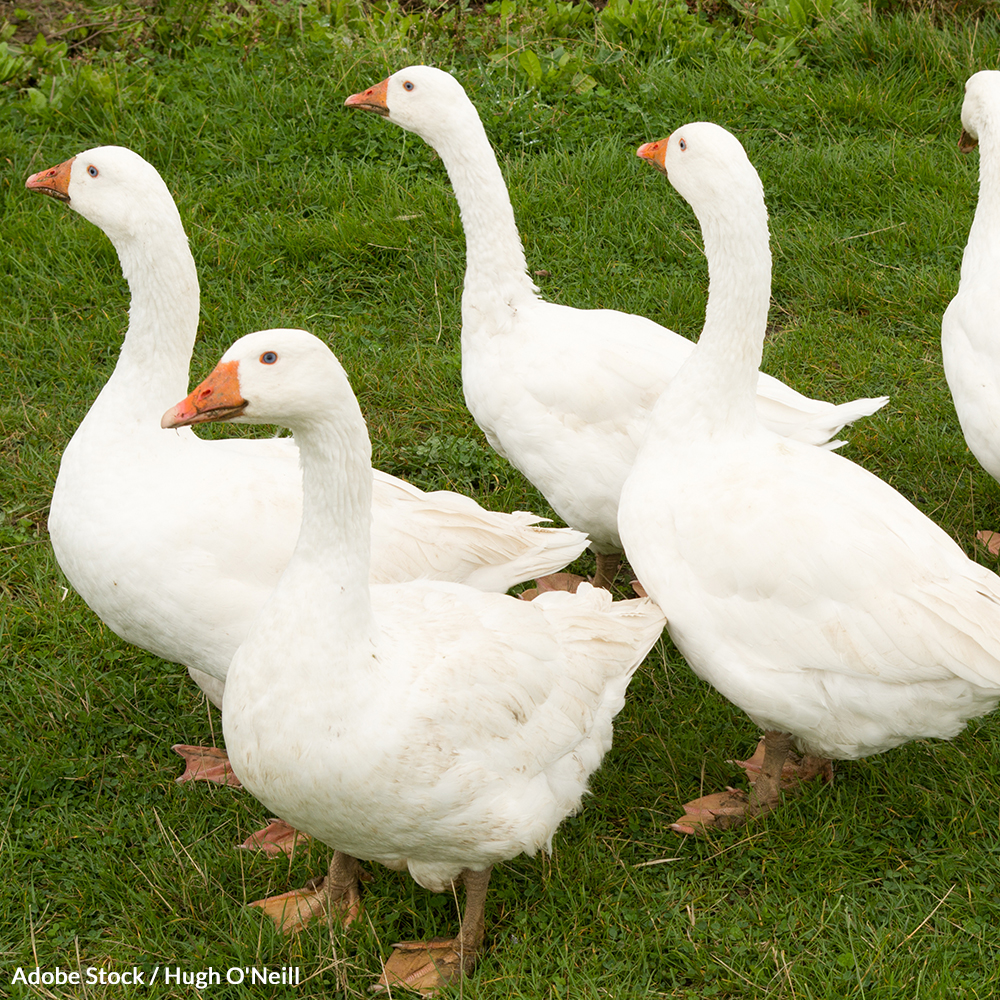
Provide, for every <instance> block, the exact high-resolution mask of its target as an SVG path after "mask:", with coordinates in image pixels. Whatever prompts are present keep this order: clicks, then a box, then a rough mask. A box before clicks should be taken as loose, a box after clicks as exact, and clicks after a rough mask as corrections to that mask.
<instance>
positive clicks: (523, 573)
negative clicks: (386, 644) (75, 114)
mask: <svg viewBox="0 0 1000 1000" xmlns="http://www.w3.org/2000/svg"><path fill="white" fill-rule="evenodd" d="M28 187H29V188H32V189H34V190H38V191H42V192H43V193H47V194H51V195H53V196H54V197H57V198H58V199H59V200H61V201H65V202H66V203H67V204H69V206H70V207H71V208H73V209H75V210H76V211H78V212H80V214H81V215H83V216H84V217H85V218H87V219H89V220H90V221H91V222H93V223H95V224H96V225H97V226H99V227H100V228H101V229H102V230H103V231H104V232H105V233H106V234H107V235H108V237H109V238H110V239H111V241H112V243H114V245H115V249H116V250H117V251H118V255H119V258H120V260H121V265H122V271H123V273H124V275H125V278H126V279H127V280H128V283H129V288H130V290H131V293H132V302H131V308H130V311H129V328H128V331H127V333H126V335H125V341H124V343H123V345H122V352H121V357H120V358H119V360H118V364H117V365H116V367H115V371H114V373H113V374H112V376H111V378H110V379H109V380H108V383H107V384H106V385H105V387H104V389H103V390H102V391H101V394H100V395H99V396H98V398H97V400H96V402H95V403H94V405H93V406H92V407H91V409H90V411H89V413H88V414H87V416H86V418H85V419H84V420H83V422H82V423H81V424H80V427H79V428H78V429H77V431H76V433H75V434H74V436H73V439H72V440H71V441H70V443H69V445H68V446H67V448H66V450H65V452H64V453H63V456H62V461H61V464H60V467H59V477H58V480H57V481H56V487H55V493H54V495H53V498H52V508H51V514H50V517H49V530H50V533H51V537H52V544H53V547H54V549H55V553H56V558H57V559H58V560H59V565H60V566H61V567H62V569H63V572H64V573H65V574H66V576H67V577H68V579H69V581H70V582H71V583H72V585H73V586H74V588H75V589H76V590H77V591H78V592H79V593H80V595H81V596H82V597H83V599H84V600H85V601H86V602H87V604H88V605H90V607H91V608H92V609H93V610H94V611H95V612H96V613H97V614H98V615H99V616H100V617H101V618H102V619H103V621H105V622H106V623H107V624H108V625H109V626H110V627H111V628H112V629H114V631H115V632H117V633H118V634H119V635H120V636H122V637H123V638H124V639H127V640H128V641H130V642H134V643H135V644H136V645H138V646H142V647H143V648H145V649H148V650H150V651H152V652H154V653H156V654H157V655H158V656H161V657H163V658H164V659H166V660H174V661H177V662H180V663H183V664H185V665H186V666H187V667H188V668H189V670H190V672H191V674H192V676H193V677H194V678H195V680H197V681H198V683H199V684H200V685H201V686H202V688H203V689H204V690H205V691H206V692H207V693H208V695H209V697H210V698H212V700H213V701H215V702H216V704H218V703H219V702H220V700H221V693H222V682H223V680H224V678H225V675H226V669H227V668H228V666H229V661H230V660H231V659H232V655H233V653H234V652H235V651H236V648H237V646H238V645H239V643H240V642H241V640H242V639H243V637H244V636H245V635H246V631H247V628H248V627H249V625H250V622H251V620H252V619H253V616H254V615H255V614H256V612H257V611H258V609H259V608H260V606H261V605H262V604H263V603H264V600H265V598H266V597H267V595H268V594H269V593H270V591H271V590H272V588H273V587H274V585H275V583H276V582H277V580H278V577H279V576H280V574H281V571H282V569H283V568H284V566H285V564H286V563H287V561H288V558H289V556H290V555H291V552H292V548H293V546H294V544H295V538H296V536H297V534H298V529H299V520H300V512H301V473H300V471H299V461H298V450H297V448H296V446H295V443H294V442H293V441H292V440H290V439H273V440H266V441H259V440H255V441H250V440H236V439H234V440H229V441H205V440H202V439H200V438H198V437H196V436H195V435H194V434H193V433H192V431H191V430H190V429H181V430H176V431H171V432H170V433H165V432H164V431H163V430H161V429H160V415H161V414H162V413H163V410H164V409H165V408H166V407H167V406H168V405H170V404H171V403H173V402H175V401H176V400H177V399H178V398H180V397H181V396H182V395H184V393H185V392H186V391H187V379H188V365H189V363H190V360H191V353H192V350H193V347H194V339H195V333H196V331H197V326H198V300H199V293H198V278H197V274H196V272H195V266H194V260H193V258H192V256H191V252H190V250H189V248H188V243H187V237H186V236H185V234H184V229H183V226H182V224H181V220H180V216H179V214H178V212H177V207H176V205H175V204H174V201H173V199H172V198H171V196H170V192H169V191H168V190H167V187H166V185H165V184H164V183H163V180H162V179H161V177H160V175H159V174H158V173H157V172H156V170H155V169H154V168H153V167H152V166H151V165H150V164H149V163H147V162H146V161H145V160H144V159H143V158H142V157H140V156H139V155H138V154H136V153H134V152H132V151H130V150H127V149H123V148H121V147H115V146H105V147H100V148H97V149H92V150H88V151H87V152H84V153H80V154H79V155H78V156H76V157H74V158H73V159H72V160H69V161H67V162H66V163H64V164H61V165H60V166H59V167H55V168H52V169H51V170H47V171H42V172H40V173H38V174H35V175H34V176H33V177H31V178H30V179H29V180H28ZM373 474H374V477H375V492H374V503H373V509H374V521H373V528H372V532H373V560H372V578H373V579H374V580H376V581H379V582H394V581H399V580H407V579H416V578H422V577H428V578H433V579H445V580H460V581H464V582H468V583H470V584H471V585H473V586H476V587H481V588H484V589H488V590H497V591H505V590H507V589H508V588H509V587H511V586H513V584H515V583H518V582H519V581H521V580H525V579H532V578H534V577H536V576H539V575H544V574H546V573H551V572H553V571H554V570H557V569H559V568H560V567H562V566H564V565H566V563H567V562H570V561H572V559H574V558H575V557H576V556H577V555H578V554H579V553H580V552H581V551H582V550H583V549H584V547H585V546H586V539H585V538H584V536H583V535H581V534H580V533H579V532H576V531H572V530H569V529H552V528H539V527H535V526H534V525H535V524H536V522H537V521H538V520H540V519H539V518H536V517H534V516H533V515H531V514H527V513H524V512H519V513H515V514H501V513H494V512H491V511H487V510H484V509H483V508H482V507H480V506H479V505H478V504H477V503H476V502H475V501H474V500H472V499H470V498H469V497H463V496H460V495H458V494H456V493H449V492H444V491H441V492H436V493H423V492H421V491H420V490H418V489H416V488H415V487H413V486H410V485H409V484H407V483H405V482H403V481H402V480H399V479H396V478H395V477H392V476H388V475H385V474H384V473H380V472H374V473H373ZM181 483H185V484H187V485H186V486H184V487H181V486H180V484H181Z"/></svg>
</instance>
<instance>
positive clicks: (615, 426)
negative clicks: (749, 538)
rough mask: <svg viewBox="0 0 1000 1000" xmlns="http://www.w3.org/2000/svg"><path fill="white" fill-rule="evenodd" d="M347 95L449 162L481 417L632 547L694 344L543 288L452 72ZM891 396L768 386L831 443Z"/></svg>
mask: <svg viewBox="0 0 1000 1000" xmlns="http://www.w3.org/2000/svg"><path fill="white" fill-rule="evenodd" d="M346 103H347V104H348V105H350V106H353V107H358V108H362V109H367V110H371V111H375V112H377V113H379V114H381V115H383V116H384V117H387V118H388V119H389V121H391V122H395V123H396V124H398V125H400V126H401V127H403V128H405V129H407V130H409V131H413V132H416V133H417V134H418V135H419V136H421V138H423V139H424V140H425V141H426V142H428V143H430V145H431V146H433V147H434V149H435V150H436V151H437V152H438V153H439V154H440V156H441V159H442V161H443V162H444V165H445V168H446V169H447V171H448V176H449V178H450V179H451V182H452V186H453V187H454V190H455V195H456V197H457V199H458V203H459V206H460V208H461V214H462V224H463V227H464V229H465V238H466V252H467V269H466V274H465V289H464V292H463V295H462V385H463V389H464V393H465V401H466V404H467V405H468V407H469V410H470V411H471V413H472V415H473V417H474V418H475V420H476V423H477V424H478V425H479V426H480V428H481V429H482V430H483V432H484V433H485V435H486V437H487V439H488V441H489V442H490V444H491V445H492V446H493V447H494V448H495V449H496V450H497V451H498V452H499V453H500V454H501V455H503V456H504V457H505V458H507V459H508V460H509V461H510V462H511V464H513V465H514V466H515V467H516V468H518V469H519V470H520V471H521V472H522V473H523V474H524V475H525V476H526V477H527V478H528V479H529V480H530V481H531V482H532V483H534V484H535V486H536V487H538V489H539V490H541V492H542V493H543V494H544V495H545V497H546V499H547V500H548V501H549V503H550V504H551V505H552V507H553V509H554V510H556V511H557V512H558V514H559V515H560V517H562V518H563V519H564V520H565V521H566V523H567V524H570V525H572V526H573V527H575V528H579V529H580V530H581V531H585V532H586V533H587V534H588V535H589V536H590V539H591V548H592V549H593V550H594V551H595V552H597V553H598V554H599V555H600V554H610V553H615V552H620V550H621V539H620V537H619V533H618V521H617V514H618V500H619V497H620V494H621V488H622V484H623V483H624V481H625V478H626V477H627V475H628V472H629V470H630V468H631V466H632V462H633V460H634V458H635V454H636V451H637V449H638V447H639V443H640V441H641V440H642V436H643V434H644V432H645V428H646V425H647V423H648V421H649V415H650V412H651V411H652V408H653V405H654V404H655V402H656V400H657V399H658V398H659V396H660V394H661V393H662V392H663V390H664V388H665V387H666V386H667V385H668V384H669V382H670V380H671V379H672V378H673V376H674V374H675V373H676V372H677V370H678V369H679V368H680V366H681V365H682V364H683V363H684V361H685V359H686V358H687V357H688V356H689V355H690V353H691V351H692V350H693V349H694V344H693V343H692V342H691V341H690V340H688V339H686V338H685V337H682V336H680V335H679V334H676V333H674V332H673V331H672V330H667V329H665V328H664V327H662V326H660V325H659V324H657V323H654V322H653V321H652V320H649V319H646V318H644V317H642V316H635V315H631V314H628V313H622V312H617V311H615V310H611V309H590V310H584V309H574V308H571V307H569V306H563V305H557V304H554V303H551V302H546V301H544V300H543V299H542V298H541V297H540V296H539V294H538V289H537V288H536V287H535V286H534V284H533V283H532V281H531V279H530V278H529V277H528V274H527V269H526V262H525V257H524V251H523V249H522V246H521V240H520V236H519V235H518V232H517V227H516V225H515V222H514V213H513V209H512V208H511V204H510V198H509V196H508V194H507V188H506V185H505V184H504V180H503V176H502V175H501V173H500V168H499V166H498V165H497V161H496V156H495V154H494V152H493V149H492V147H491V146H490V143H489V139H488V138H487V136H486V132H485V130H484V129H483V125H482V121H481V120H480V118H479V115H478V113H477V112H476V109H475V107H474V106H473V104H472V102H471V101H470V100H469V98H468V96H467V95H466V93H465V91H464V89H463V88H462V86H461V84H459V83H458V81H457V80H455V79H454V78H453V77H452V76H451V75H450V74H448V73H445V72H443V71H442V70H438V69H434V68H432V67H429V66H410V67H407V68H406V69H403V70H400V71H399V72H397V73H394V74H393V75H392V76H390V77H389V78H388V79H386V80H384V81H383V82H382V83H380V84H378V85H376V86H375V87H371V88H369V89H368V90H366V91H364V92H362V93H359V94H355V95H353V96H351V97H349V98H348V99H347V102H346ZM885 402H886V399H885V398H881V399H858V400H854V401H853V402H851V403H845V404H842V405H840V406H834V405H832V404H830V403H826V402H821V401H819V400H815V399H809V398H808V397H806V396H803V395H801V394H800V393H798V392H796V391H795V390H793V389H791V388H790V387H789V386H787V385H785V384H784V383H782V382H780V381H779V380H777V379H774V378H771V377H770V376H767V375H762V376H761V377H760V381H759V384H758V390H757V405H758V406H759V408H760V413H761V418H762V419H763V420H764V421H765V422H766V423H767V424H768V426H770V427H772V429H774V430H776V431H778V432H779V433H781V434H786V435H789V436H792V437H795V438H797V439H800V440H803V441H807V442H808V443H810V444H816V445H824V444H827V445H829V446H831V447H833V446H835V445H834V444H833V443H831V438H832V437H833V436H834V435H835V434H836V433H837V431H838V430H840V429H841V428H842V427H843V426H844V425H845V424H847V423H850V422H851V421H853V420H855V419H857V418H858V417H860V416H865V415H867V414H870V413H873V412H874V411H875V410H877V409H878V408H879V407H880V406H882V405H883V404H884V403H885Z"/></svg>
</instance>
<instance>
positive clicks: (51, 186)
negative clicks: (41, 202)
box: [24, 156, 76, 202]
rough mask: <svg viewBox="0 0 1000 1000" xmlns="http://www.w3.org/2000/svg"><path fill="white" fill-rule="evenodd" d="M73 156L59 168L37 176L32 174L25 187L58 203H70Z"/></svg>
mask: <svg viewBox="0 0 1000 1000" xmlns="http://www.w3.org/2000/svg"><path fill="white" fill-rule="evenodd" d="M75 159H76V157H75V156H73V157H71V158H70V159H68V160H66V161H65V162H64V163H60V164H59V166H58V167H50V168H49V169H48V170H39V171H38V173H37V174H32V175H31V176H30V177H29V178H28V179H27V180H26V181H25V182H24V186H25V187H26V188H27V189H28V190H29V191H41V193H42V194H47V195H49V197H51V198H55V199H56V201H65V202H68V201H69V174H70V170H72V168H73V160H75Z"/></svg>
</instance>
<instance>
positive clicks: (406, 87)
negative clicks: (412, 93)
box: [403, 80, 413, 90]
mask: <svg viewBox="0 0 1000 1000" xmlns="http://www.w3.org/2000/svg"><path fill="white" fill-rule="evenodd" d="M403 90H413V81H412V80H407V81H406V83H404V84H403Z"/></svg>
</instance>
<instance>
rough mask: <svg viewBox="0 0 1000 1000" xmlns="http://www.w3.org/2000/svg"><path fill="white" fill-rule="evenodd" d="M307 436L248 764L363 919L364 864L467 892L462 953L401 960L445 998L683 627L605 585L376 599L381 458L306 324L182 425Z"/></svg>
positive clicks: (237, 350) (248, 679) (207, 397)
mask: <svg viewBox="0 0 1000 1000" xmlns="http://www.w3.org/2000/svg"><path fill="white" fill-rule="evenodd" d="M217 419H223V420H225V419H239V420H243V421H249V422H252V423H264V422H266V423H279V424H282V425H283V426H285V427H289V428H291V429H292V430H293V431H294V434H295V439H296V440H297V441H298V443H299V449H300V453H301V456H302V467H303V481H304V493H305V501H304V506H303V513H302V529H301V532H300V534H299V540H298V544H297V546H296V549H295V553H294V555H293V556H292V559H291V561H290V562H289V564H288V566H287V568H286V569H285V572H284V574H283V575H282V577H281V580H280V582H279V583H278V586H277V587H276V588H275V590H274V593H273V594H272V596H271V598H270V599H269V600H268V602H267V603H266V604H265V606H264V608H263V609H262V611H261V612H260V614H259V615H258V616H257V618H256V619H255V620H254V623H253V625H252V627H251V629H250V633H249V634H248V636H247V638H246V640H245V641H244V643H243V645H242V646H240V648H239V651H238V652H237V654H236V656H235V657H234V658H233V663H232V666H231V667H230V670H229V675H228V679H227V682H226V693H225V700H224V703H223V726H224V729H225V737H226V745H227V747H228V748H229V754H230V759H231V762H232V766H233V768H234V770H235V771H236V773H237V775H238V776H239V778H240V780H241V781H242V782H243V785H244V786H245V787H246V788H248V789H249V790H250V791H251V792H252V793H253V794H254V795H255V796H257V798H258V799H260V800H261V801H262V802H263V803H264V804H265V805H267V806H268V808H270V809H272V810H275V811H276V812H278V813H279V814H280V815H282V816H284V817H285V818H286V819H287V820H289V821H290V822H291V823H293V824H294V825H295V826H296V828H297V829H300V830H304V831H306V832H307V833H309V834H311V835H312V836H314V837H316V838H318V839H319V840H321V841H323V842H324V843H326V844H328V845H330V846H331V847H333V848H334V849H335V850H336V854H335V855H334V860H333V862H332V864H331V869H330V875H329V876H328V877H327V882H326V889H327V892H328V893H329V895H330V899H331V902H332V903H336V902H338V901H339V902H340V903H341V904H342V905H343V906H344V908H345V909H346V911H347V912H346V918H347V919H350V918H351V917H352V916H353V914H354V911H355V904H356V901H357V896H358V883H357V879H358V874H359V867H358V864H357V861H356V859H358V858H361V859H368V860H373V861H379V862H381V863H382V864H386V865H388V866H390V867H391V868H396V869H405V868H409V871H410V873H411V874H412V876H413V877H414V878H415V879H416V880H417V882H419V883H420V884H421V885H422V886H425V887H426V888H429V889H432V890H437V891H442V890H444V889H446V888H448V887H449V886H451V885H452V884H453V883H454V882H455V881H456V880H461V881H462V882H464V883H465V886H466V893H467V906H466V914H465V917H464V919H463V921H462V926H461V930H460V931H459V934H458V935H457V936H456V937H455V938H454V939H453V940H451V941H446V942H441V941H438V942H433V943H422V942H415V943H411V944H407V945H397V946H396V947H397V949H399V950H398V951H397V953H396V954H395V955H394V956H393V957H392V959H390V961H389V963H388V964H387V967H386V968H387V973H386V979H385V980H384V982H388V983H394V982H399V981H404V982H406V984H407V985H409V986H411V987H414V988H432V987H435V986H437V985H440V984H441V983H442V982H445V981H447V980H448V979H449V978H452V977H454V976H459V975H461V974H462V972H463V971H464V972H467V971H469V969H470V968H471V967H472V963H473V962H474V960H475V955H476V952H477V950H478V948H479V946H480V943H481V941H482V937H483V927H484V914H483V903H484V899H485V894H486V887H487V883H488V881H489V873H490V868H491V866H492V865H493V864H495V863H497V862H499V861H502V860H505V859H508V858H512V857H514V856H515V855H517V854H519V853H521V852H522V851H524V852H527V853H529V854H534V853H535V852H536V851H537V850H539V849H548V848H549V846H550V844H551V840H552V836H553V834H554V833H555V830H556V827H557V826H558V825H559V823H560V822H561V821H562V819H563V818H564V817H565V816H567V815H568V814H569V813H571V812H573V811H575V810H576V809H577V808H578V807H579V805H580V800H581V796H582V795H583V793H584V792H585V790H586V784H587V778H588V776H589V775H590V773H591V772H592V771H593V770H594V769H595V768H596V767H597V766H598V764H599V763H600V760H601V757H602V756H603V755H604V753H605V751H606V750H607V749H608V747H609V746H610V743H611V720H612V718H613V717H614V715H615V714H616V713H617V712H618V710H619V709H620V708H621V707H622V705H623V703H624V697H625V688H626V685H627V684H628V681H629V678H630V677H631V675H632V673H633V671H634V670H635V668H636V667H637V666H638V664H639V663H640V662H641V661H642V659H643V657H644V656H645V655H646V653H647V652H648V650H649V649H650V648H651V646H652V645H653V643H654V642H655V641H656V639H657V637H658V636H659V634H660V632H661V631H662V628H663V616H662V614H661V613H660V611H659V609H658V608H657V607H656V606H655V605H654V604H652V602H650V601H648V600H638V601H636V600H632V601H623V602H620V603H617V604H612V602H611V598H610V595H609V594H607V593H606V592H605V591H601V590H597V589H594V588H592V587H589V586H587V585H583V586H582V587H581V591H580V592H579V593H577V594H568V593H564V592H563V593H559V592H556V593H548V594H543V595H541V596H539V597H538V598H536V599H535V600H534V601H533V602H525V601H518V600H515V599H513V598H510V597H506V596H504V595H498V594H487V593H482V592H480V591H477V590H473V589H472V588H471V587H464V586H461V585H458V584H449V583H439V582H423V581H418V582H412V583H405V584H396V585H389V586H373V587H369V583H368V580H369V545H370V531H369V520H370V517H371V484H372V478H371V465H370V455H371V449H370V445H369V442H368V435H367V433H366V429H365V422H364V419H363V417H362V416H361V411H360V410H359V408H358V404H357V401H356V400H355V398H354V394H353V392H352V391H351V387H350V385H349V383H348V381H347V377H346V375H345V374H344V372H343V369H342V368H341V367H340V365H339V363H338V362H337V359H336V358H335V357H334V356H333V354H332V353H331V352H330V351H329V349H328V348H327V347H326V346H325V345H324V344H323V343H322V342H321V341H319V340H317V339H316V338H315V337H313V336H312V335H310V334H308V333H305V332H303V331H301V330H267V331H261V332H257V333H252V334H249V335H248V336H245V337H243V338H241V339H240V340H238V341H237V342H236V343H235V344H234V345H233V346H232V347H231V348H230V349H229V350H228V351H227V352H226V354H225V356H224V357H223V359H222V361H221V362H220V363H219V365H218V366H217V367H216V369H215V371H214V372H213V373H212V374H211V375H210V376H209V377H208V378H207V379H206V380H205V381H204V382H203V383H202V384H201V386H199V387H198V388H197V389H195V390H194V391H193V392H192V393H191V394H190V395H189V396H188V397H187V399H185V400H184V401H182V402H181V403H179V404H177V406H176V407H174V408H173V409H171V410H168V411H167V413H166V414H164V417H163V424H164V426H165V427H175V426H179V425H183V424H192V423H197V422H201V421H204V420H217Z"/></svg>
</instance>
